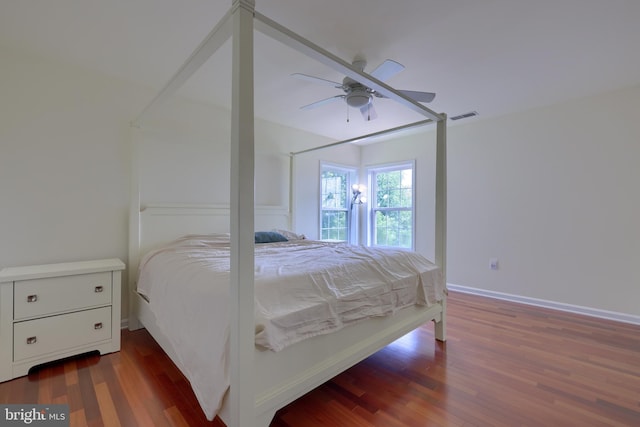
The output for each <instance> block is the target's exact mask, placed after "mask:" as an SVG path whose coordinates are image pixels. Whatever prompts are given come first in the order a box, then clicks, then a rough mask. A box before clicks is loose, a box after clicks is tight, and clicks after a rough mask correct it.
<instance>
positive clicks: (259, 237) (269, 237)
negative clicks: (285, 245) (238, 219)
mask: <svg viewBox="0 0 640 427" xmlns="http://www.w3.org/2000/svg"><path fill="white" fill-rule="evenodd" d="M255 239H256V243H275V242H288V241H289V239H287V238H286V237H284V236H283V235H282V234H280V233H277V232H275V231H256V232H255Z"/></svg>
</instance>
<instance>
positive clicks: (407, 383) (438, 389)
mask: <svg viewBox="0 0 640 427" xmlns="http://www.w3.org/2000/svg"><path fill="white" fill-rule="evenodd" d="M447 328H448V330H447V334H448V341H447V342H446V343H440V342H438V341H436V340H435V339H434V336H433V326H432V325H431V324H428V325H424V326H423V327H421V328H418V329H416V330H415V331H413V332H411V333H409V334H407V335H406V336H404V337H403V338H401V339H399V340H397V341H396V342H394V343H392V344H390V345H389V346H387V347H385V348H384V349H382V350H381V351H379V352H378V353H376V354H374V355H372V356H371V357H369V358H367V359H365V360H364V361H362V362H361V363H359V364H357V365H356V366H354V367H352V368H351V369H349V370H347V371H345V372H343V373H342V374H340V375H338V376H336V377H335V378H334V379H332V380H331V381H328V382H327V383H325V384H323V385H321V386H319V387H318V388H316V389H315V390H313V391H311V392H310V393H308V394H306V395H304V396H302V397H301V398H300V399H298V400H296V401H295V402H293V403H291V404H290V405H288V406H286V407H285V408H283V409H281V410H280V411H279V412H278V413H277V414H276V417H275V419H274V420H273V422H272V424H271V427H425V426H436V427H443V426H464V427H469V426H487V427H500V426H504V427H513V426H553V427H555V426H581V427H583V426H584V427H596V426H598V427H600V426H609V427H611V426H640V326H637V325H629V324H624V323H617V322H613V321H607V320H602V319H595V318H591V317H584V316H580V315H576V314H571V313H563V312H559V311H554V310H548V309H542V308H537V307H531V306H526V305H521V304H515V303H510V302H506V301H500V300H495V299H489V298H484V297H479V296H473V295H466V294H461V293H455V292H451V293H450V297H449V305H448V325H447ZM0 403H68V404H69V407H70V420H71V423H70V425H71V426H83V427H84V426H107V427H111V426H112V425H114V426H117V425H122V426H123V427H146V426H154V427H155V426H161V427H171V426H181V427H182V426H196V427H199V426H213V427H224V424H223V423H222V422H221V421H220V420H219V419H216V420H214V421H208V420H206V418H205V417H204V414H203V412H202V410H201V409H200V407H199V405H198V403H197V400H196V398H195V396H194V395H193V392H192V390H191V388H190V386H189V384H188V381H187V380H186V379H185V378H184V376H183V375H182V374H181V373H180V372H179V371H178V369H177V368H176V367H175V366H174V365H173V363H172V362H171V360H170V359H169V358H168V357H167V355H166V354H165V353H164V352H163V351H162V349H161V348H160V347H159V346H158V345H157V344H156V342H155V341H154V340H153V339H152V338H151V336H150V335H149V334H148V333H147V332H146V331H145V330H140V331H135V332H129V331H122V350H121V351H120V352H119V353H115V354H110V355H105V356H98V355H87V356H80V357H75V358H70V359H67V360H64V361H60V362H57V363H52V364H48V365H46V366H44V367H42V368H41V369H39V370H37V371H34V372H32V373H31V374H30V375H29V376H26V377H22V378H17V379H15V380H12V381H8V382H5V383H0Z"/></svg>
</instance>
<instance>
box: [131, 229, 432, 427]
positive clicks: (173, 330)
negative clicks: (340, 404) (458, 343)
mask: <svg viewBox="0 0 640 427" xmlns="http://www.w3.org/2000/svg"><path fill="white" fill-rule="evenodd" d="M228 285H229V237H228V235H206V236H205V235H203V236H186V237H184V238H182V239H179V240H176V241H175V242H173V243H171V244H169V245H168V246H166V247H164V248H162V249H159V250H156V251H153V252H150V253H149V254H147V255H146V256H145V257H144V258H143V259H142V261H141V263H140V272H139V280H138V292H139V293H141V294H142V295H144V296H145V297H146V298H147V299H148V301H149V308H150V310H151V311H152V312H153V313H154V315H155V317H156V319H157V326H158V327H159V328H160V330H161V331H162V332H163V333H164V335H166V336H167V337H168V339H169V341H170V343H171V345H172V346H173V349H172V350H173V351H174V353H175V354H177V356H178V358H179V359H180V360H179V363H180V364H181V365H182V366H180V368H181V369H182V371H183V372H184V373H185V376H186V377H187V378H188V379H189V381H190V382H191V385H192V387H193V389H194V392H195V394H196V397H197V398H198V400H199V402H200V405H201V406H202V408H203V410H204V412H205V414H206V415H207V417H208V418H209V419H212V418H213V417H214V416H215V414H216V413H217V412H218V410H219V408H220V405H221V404H222V399H223V397H224V394H225V392H226V390H227V388H228V385H229V378H228V362H227V360H226V357H227V353H228V351H227V347H228V339H229V330H228V324H229V319H228V315H229V314H228V295H229V291H228ZM443 292H444V281H443V280H442V274H441V272H440V270H439V269H438V268H437V267H436V266H435V265H434V264H433V263H431V262H429V261H428V260H427V259H425V258H424V257H422V256H421V255H419V254H417V253H414V252H408V251H403V250H392V249H376V248H369V247H363V246H353V245H348V244H344V243H327V242H319V241H312V240H293V241H289V242H281V243H268V244H257V245H256V248H255V297H256V303H255V319H256V345H258V346H260V347H264V348H266V349H270V350H273V351H279V350H281V349H283V348H285V347H286V346H288V345H291V344H293V343H296V342H298V341H300V340H303V339H305V338H309V337H312V336H315V335H319V334H326V333H329V332H332V331H335V330H338V329H341V328H342V327H344V326H346V325H348V324H349V323H351V322H356V321H359V320H362V319H365V318H367V317H370V316H386V315H390V314H393V313H394V311H396V310H399V309H401V308H403V307H406V306H409V305H414V304H420V305H431V304H433V303H435V302H436V301H439V300H441V299H442V294H443Z"/></svg>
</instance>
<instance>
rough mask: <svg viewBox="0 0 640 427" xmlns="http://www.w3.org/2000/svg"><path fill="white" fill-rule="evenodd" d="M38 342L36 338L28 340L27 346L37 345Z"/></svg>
mask: <svg viewBox="0 0 640 427" xmlns="http://www.w3.org/2000/svg"><path fill="white" fill-rule="evenodd" d="M36 342H38V338H36V337H29V338H27V344H35V343H36Z"/></svg>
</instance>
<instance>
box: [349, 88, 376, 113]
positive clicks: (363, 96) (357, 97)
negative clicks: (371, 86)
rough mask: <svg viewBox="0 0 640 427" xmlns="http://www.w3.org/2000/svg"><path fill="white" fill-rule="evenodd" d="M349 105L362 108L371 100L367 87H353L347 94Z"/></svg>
mask: <svg viewBox="0 0 640 427" xmlns="http://www.w3.org/2000/svg"><path fill="white" fill-rule="evenodd" d="M345 98H346V101H347V105H349V106H350V107H355V108H360V107H363V106H365V105H367V104H368V103H369V102H371V94H370V93H369V92H367V90H366V89H365V88H362V89H360V88H356V89H353V90H352V91H351V92H349V93H348V94H347V95H346V97H345Z"/></svg>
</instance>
